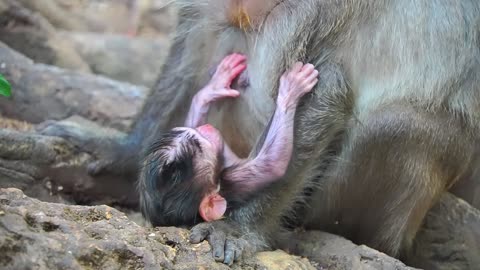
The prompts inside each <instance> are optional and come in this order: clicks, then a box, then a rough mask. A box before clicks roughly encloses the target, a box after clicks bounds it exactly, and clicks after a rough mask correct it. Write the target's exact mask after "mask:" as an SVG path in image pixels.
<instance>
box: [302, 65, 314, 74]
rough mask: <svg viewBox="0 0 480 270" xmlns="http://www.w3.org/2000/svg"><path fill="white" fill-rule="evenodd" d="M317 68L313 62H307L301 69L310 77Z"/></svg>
mask: <svg viewBox="0 0 480 270" xmlns="http://www.w3.org/2000/svg"><path fill="white" fill-rule="evenodd" d="M314 70H315V66H314V65H312V64H305V65H304V66H303V67H302V70H301V71H300V72H301V73H302V74H303V75H304V76H305V77H308V76H309V75H310V74H312V72H313V71H314Z"/></svg>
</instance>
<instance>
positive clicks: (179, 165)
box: [138, 130, 205, 226]
mask: <svg viewBox="0 0 480 270" xmlns="http://www.w3.org/2000/svg"><path fill="white" fill-rule="evenodd" d="M186 132H187V131H185V130H172V131H169V132H168V133H166V134H164V135H163V136H162V137H161V138H160V139H159V140H158V141H156V142H154V143H153V144H152V145H151V146H150V147H149V148H148V150H147V152H146V153H145V155H144V156H145V159H144V160H143V164H142V166H141V168H142V169H141V171H140V177H139V182H138V191H139V194H140V209H141V211H142V214H143V216H144V217H145V218H147V219H148V220H149V221H150V223H151V224H152V225H153V226H192V225H195V224H197V223H199V222H201V221H202V218H201V217H200V215H199V213H198V206H199V205H200V202H201V200H202V197H203V195H204V193H205V186H204V185H202V184H199V183H196V182H195V181H194V179H193V177H194V176H195V175H194V173H195V172H194V164H193V158H194V156H195V154H196V153H197V151H202V149H201V147H200V144H199V143H198V141H197V140H196V139H195V138H193V137H191V138H189V137H186V138H185V139H182V140H179V139H178V138H181V137H182V136H189V135H188V134H185V133H186ZM173 151H174V152H173ZM172 152H173V153H172Z"/></svg>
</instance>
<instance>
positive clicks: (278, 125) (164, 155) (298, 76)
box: [138, 54, 318, 226]
mask: <svg viewBox="0 0 480 270" xmlns="http://www.w3.org/2000/svg"><path fill="white" fill-rule="evenodd" d="M245 62H246V57H245V56H243V55H240V54H232V55H229V56H227V57H225V58H224V59H223V60H222V61H221V63H220V64H219V65H218V67H217V69H216V71H215V73H214V75H213V76H212V78H211V80H210V82H209V83H208V84H207V85H206V86H205V87H204V88H203V89H201V90H200V91H199V92H198V93H197V94H196V95H195V96H194V97H193V99H192V104H191V107H190V110H189V112H188V116H187V119H186V122H185V126H186V127H181V128H174V129H172V130H171V131H169V132H167V133H166V134H164V136H162V137H161V138H160V139H159V140H158V141H156V142H155V143H153V144H152V145H151V147H150V148H149V149H148V152H147V155H145V156H146V158H145V160H144V162H143V166H142V170H141V172H140V178H139V184H138V185H139V186H138V187H139V192H140V206H141V210H142V213H143V215H144V216H145V218H147V219H148V220H149V221H150V222H151V223H152V225H153V226H192V225H195V224H197V223H199V222H201V221H202V219H203V220H204V221H213V220H217V219H220V218H222V217H223V216H224V215H225V214H228V209H232V208H235V207H238V206H239V205H241V203H242V202H245V201H246V200H247V199H249V198H251V196H254V195H255V194H258V192H259V191H260V190H261V189H262V188H265V187H266V186H267V185H269V184H271V183H273V182H274V181H276V180H278V179H280V178H282V177H283V176H284V174H285V172H286V170H287V167H288V164H289V162H290V158H291V155H292V148H293V123H294V117H295V111H296V108H297V105H298V103H299V101H300V99H301V97H302V96H304V95H305V94H306V93H308V92H310V91H311V90H312V88H313V87H314V86H315V84H316V83H317V82H318V71H317V70H315V68H314V66H313V65H311V64H306V65H304V64H302V63H296V64H295V65H294V66H293V67H292V68H291V70H290V71H287V72H285V73H284V74H283V76H282V77H281V78H280V86H279V91H278V97H277V100H276V109H275V112H274V114H273V116H272V118H271V120H270V121H271V122H270V125H269V128H268V131H266V132H267V133H266V137H265V141H264V143H263V145H262V147H261V149H260V151H259V152H258V154H257V155H256V156H255V157H249V158H246V159H241V158H239V157H237V156H236V155H235V154H234V153H233V152H232V150H231V149H230V147H229V146H228V145H227V144H226V143H225V142H224V140H223V138H222V135H221V134H220V132H219V131H218V130H217V129H215V128H214V127H213V126H211V125H209V124H206V122H207V115H208V111H209V108H210V105H211V104H212V103H214V102H216V101H219V100H222V99H225V98H235V97H238V96H239V95H240V93H239V92H238V91H237V90H234V89H231V88H230V87H231V84H232V81H233V80H234V79H235V78H237V77H238V76H239V74H240V73H242V72H243V71H244V70H245V68H246V64H245ZM227 206H228V207H227Z"/></svg>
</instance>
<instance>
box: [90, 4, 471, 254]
mask: <svg viewBox="0 0 480 270" xmlns="http://www.w3.org/2000/svg"><path fill="white" fill-rule="evenodd" d="M177 4H178V7H179V18H180V22H179V25H178V29H177V35H176V37H175V40H174V44H173V46H172V49H171V52H170V56H169V57H168V59H167V63H166V65H165V68H164V70H163V74H162V76H161V78H160V80H159V83H158V87H157V89H155V91H153V93H152V95H151V96H150V98H149V99H148V100H147V104H146V106H145V108H144V110H143V112H142V114H141V115H140V117H139V119H138V120H137V122H136V123H135V126H134V128H133V130H132V132H131V133H130V134H129V136H128V138H127V139H126V140H125V141H122V142H120V143H119V144H117V142H112V144H111V145H112V148H111V149H110V150H116V151H117V152H112V153H113V154H112V153H110V156H107V158H106V161H99V162H98V163H96V164H93V165H92V166H91V168H90V169H91V172H92V173H98V172H100V171H102V170H103V169H113V170H114V171H115V170H117V171H120V168H125V169H128V168H129V167H128V166H126V165H125V164H126V163H125V162H126V161H127V160H129V158H130V157H129V155H131V153H132V150H134V151H135V150H136V149H138V148H139V147H140V145H141V144H145V145H149V142H150V141H151V139H152V138H155V137H157V136H159V133H160V132H162V131H165V130H167V129H170V128H172V127H174V126H177V125H179V124H181V122H182V121H183V120H184V119H183V118H184V117H185V114H186V110H187V107H188V106H185V104H188V103H189V99H190V98H191V96H193V94H194V93H193V91H194V89H198V87H199V86H200V85H202V84H204V83H205V81H206V80H207V77H208V68H209V67H210V66H211V65H213V64H214V63H216V62H218V61H219V60H220V59H221V58H222V57H223V56H225V55H227V54H228V53H230V52H232V51H237V52H241V53H243V54H246V55H247V57H248V59H249V63H248V70H247V72H246V73H245V74H244V76H243V77H244V80H240V82H239V84H240V85H243V86H244V88H245V89H244V90H243V91H244V93H245V94H244V95H243V96H242V99H241V100H237V101H235V103H228V102H226V103H228V104H226V105H224V106H219V108H218V109H219V110H220V112H215V115H214V116H213V118H215V117H217V115H218V117H217V118H216V121H213V124H214V125H215V126H216V127H218V128H219V129H220V130H221V132H222V134H224V135H225V138H227V141H228V143H229V144H230V145H231V146H232V148H233V149H234V150H235V151H236V152H237V154H239V155H242V154H245V153H248V151H249V150H250V149H251V147H253V146H254V145H255V138H256V137H257V136H258V135H259V133H260V132H261V130H263V129H264V127H265V125H266V124H267V122H268V118H267V117H268V115H270V114H271V112H272V110H273V107H274V102H273V101H274V97H275V95H276V93H275V89H277V82H278V78H279V77H280V75H281V74H282V72H283V70H285V69H287V67H289V66H290V65H291V64H293V63H294V62H295V61H296V60H298V59H300V60H304V62H310V63H313V64H315V66H316V67H317V68H318V69H319V71H320V78H319V84H318V86H317V87H316V89H315V90H314V93H313V94H312V95H310V96H309V97H307V98H305V100H304V104H303V106H301V107H300V108H299V109H298V114H297V119H296V134H295V136H296V140H295V154H294V158H293V160H292V163H291V166H290V167H291V168H290V169H289V172H288V173H287V176H286V177H285V179H284V180H283V181H280V183H278V184H275V185H274V186H272V187H271V189H269V190H268V191H266V194H265V195H264V196H259V198H258V199H256V200H254V201H252V202H250V203H249V204H248V205H246V206H243V207H242V208H240V209H236V210H235V211H233V212H232V214H231V216H229V218H228V219H226V220H221V221H216V222H212V223H204V224H200V225H198V226H196V227H194V228H193V231H192V241H193V242H198V241H200V240H202V239H204V238H207V239H208V240H209V242H210V243H211V244H212V246H213V252H214V255H215V258H216V259H217V260H220V261H224V262H225V263H231V262H232V261H233V259H234V258H235V257H237V256H238V255H240V254H241V252H242V250H244V249H245V248H247V249H248V250H259V249H261V248H264V247H265V246H268V245H269V244H274V240H275V239H276V236H277V234H276V233H277V232H278V231H280V228H281V222H280V220H281V217H282V216H283V215H287V216H292V215H295V214H296V213H295V212H292V211H291V210H292V209H293V208H294V206H295V205H296V204H295V202H296V201H297V199H302V200H304V201H306V205H307V207H305V208H304V209H303V211H302V213H306V214H305V216H304V217H302V216H299V217H297V219H298V220H300V221H302V223H303V225H304V226H305V227H307V228H309V229H323V230H328V231H333V232H336V233H339V234H342V235H344V236H346V237H348V238H350V239H352V240H354V241H355V242H357V243H363V244H367V245H369V246H371V247H373V248H376V249H379V250H381V251H384V252H386V253H388V254H390V255H392V256H397V257H398V256H401V255H404V254H406V252H407V251H408V248H409V246H410V245H411V242H412V239H413V238H414V236H415V233H416V232H417V230H418V228H419V226H420V225H421V223H422V220H423V218H424V216H425V214H426V212H427V211H428V209H429V208H430V207H431V206H432V205H433V204H434V203H435V201H436V200H437V198H438V197H439V196H440V195H441V194H442V193H443V192H444V191H445V190H447V189H448V188H449V187H450V186H451V185H452V184H453V183H454V182H455V181H456V180H457V179H458V178H459V177H461V176H462V174H463V173H464V172H465V171H467V170H468V169H469V168H470V167H471V163H472V159H473V154H474V147H472V146H473V145H475V144H476V142H477V139H478V135H477V134H478V127H477V126H478V124H477V123H478V121H479V117H480V97H479V95H480V89H479V87H480V79H479V77H480V51H479V50H480V49H479V44H480V41H479V39H480V37H479V35H480V33H479V29H480V4H479V2H478V1H477V0H463V1H460V0H453V1H447V0H439V1H423V0H409V1H405V0H381V1H378V0H362V1H360V0H344V1H340V0H303V1H298V0H295V1H294V0H283V1H274V0H265V1H253V0H243V1H239V0H237V1H234V0H230V1H225V0H182V1H178V2H177ZM245 78H248V80H245ZM237 88H238V87H237ZM228 138H230V140H229V139H228ZM261 143H262V141H261V140H260V141H259V142H258V144H257V145H261ZM111 161H114V162H113V163H112V162H111ZM119 164H120V166H118V165H119ZM130 164H131V167H130V168H131V169H130V171H135V170H136V168H135V167H134V164H136V163H130ZM319 185H321V188H318V186H319ZM306 188H310V190H309V192H308V193H309V194H310V196H309V197H308V198H307V199H304V198H302V194H303V192H304V190H305V189H306Z"/></svg>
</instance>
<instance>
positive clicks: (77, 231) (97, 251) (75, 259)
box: [0, 189, 343, 270]
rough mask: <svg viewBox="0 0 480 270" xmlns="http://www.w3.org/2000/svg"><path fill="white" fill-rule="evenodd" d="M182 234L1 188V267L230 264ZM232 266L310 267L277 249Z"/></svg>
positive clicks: (214, 266)
mask: <svg viewBox="0 0 480 270" xmlns="http://www.w3.org/2000/svg"><path fill="white" fill-rule="evenodd" d="M187 239H188V231H187V230H184V229H177V228H155V229H154V228H147V227H141V226H139V225H137V224H135V223H134V222H132V221H130V220H129V219H128V218H127V217H126V216H125V215H124V214H123V213H121V212H119V211H117V210H115V209H113V208H110V207H108V206H95V207H87V206H71V205H63V204H54V203H45V202H40V201H38V200H35V199H31V198H29V197H26V196H25V195H24V194H23V193H22V192H21V191H20V190H18V189H0V250H1V251H2V252H1V253H0V267H2V268H3V269H32V268H34V269H48V270H52V269H229V267H227V266H226V265H223V264H221V263H216V262H214V260H213V257H212V255H211V249H210V246H209V245H208V243H206V242H202V243H200V244H196V245H192V244H190V243H188V240H187ZM232 268H233V269H315V268H314V267H313V266H312V265H311V264H310V263H309V262H308V260H306V259H302V258H299V257H296V256H291V255H287V254H286V253H285V252H282V251H274V252H262V253H259V254H257V255H256V256H252V257H247V258H246V259H245V260H244V261H240V262H238V263H235V264H234V265H233V267H232ZM331 269H343V268H331Z"/></svg>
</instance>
